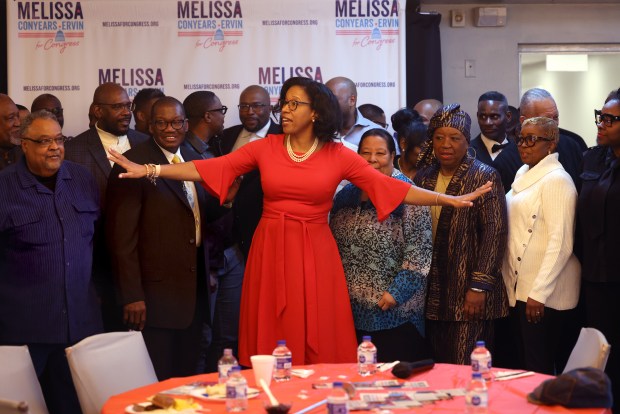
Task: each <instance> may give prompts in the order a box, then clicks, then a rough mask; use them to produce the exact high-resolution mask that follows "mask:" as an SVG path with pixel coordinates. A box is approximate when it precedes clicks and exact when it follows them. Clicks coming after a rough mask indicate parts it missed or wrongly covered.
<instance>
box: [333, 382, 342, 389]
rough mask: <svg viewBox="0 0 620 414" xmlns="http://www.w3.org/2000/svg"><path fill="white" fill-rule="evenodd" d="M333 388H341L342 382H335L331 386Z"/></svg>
mask: <svg viewBox="0 0 620 414" xmlns="http://www.w3.org/2000/svg"><path fill="white" fill-rule="evenodd" d="M332 387H333V388H342V382H340V381H336V382H334V383H333V384H332Z"/></svg>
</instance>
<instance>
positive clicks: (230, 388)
mask: <svg viewBox="0 0 620 414" xmlns="http://www.w3.org/2000/svg"><path fill="white" fill-rule="evenodd" d="M226 398H228V399H234V398H236V399H241V398H247V387H246V386H245V385H227V386H226Z"/></svg>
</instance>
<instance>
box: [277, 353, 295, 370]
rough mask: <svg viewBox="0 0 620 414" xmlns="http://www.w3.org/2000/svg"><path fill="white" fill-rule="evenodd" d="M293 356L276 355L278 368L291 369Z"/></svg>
mask: <svg viewBox="0 0 620 414" xmlns="http://www.w3.org/2000/svg"><path fill="white" fill-rule="evenodd" d="M292 366H293V358H291V357H290V356H282V357H276V369H291V367H292Z"/></svg>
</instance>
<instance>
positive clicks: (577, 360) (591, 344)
mask: <svg viewBox="0 0 620 414" xmlns="http://www.w3.org/2000/svg"><path fill="white" fill-rule="evenodd" d="M610 350H611V345H609V343H607V339H605V335H603V333H602V332H601V331H599V330H598V329H595V328H581V333H579V338H578V339H577V343H576V344H575V347H574V348H573V350H572V352H571V353H570V357H568V362H567V363H566V367H565V368H564V372H568V371H570V370H573V369H576V368H583V367H592V368H598V369H601V370H603V371H604V370H605V365H607V358H609V351H610ZM564 372H563V373H564Z"/></svg>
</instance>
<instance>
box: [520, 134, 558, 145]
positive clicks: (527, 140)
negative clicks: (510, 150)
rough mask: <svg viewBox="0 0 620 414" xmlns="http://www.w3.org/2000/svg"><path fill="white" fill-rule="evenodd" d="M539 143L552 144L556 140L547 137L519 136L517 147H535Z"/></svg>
mask: <svg viewBox="0 0 620 414" xmlns="http://www.w3.org/2000/svg"><path fill="white" fill-rule="evenodd" d="M538 141H547V142H551V141H554V139H553V138H547V137H539V136H536V135H526V136H521V135H519V136H517V145H518V146H519V147H526V148H529V147H533V146H534V145H536V143H537V142H538Z"/></svg>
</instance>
